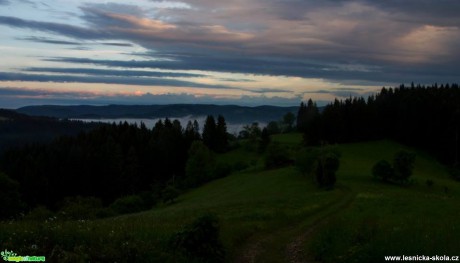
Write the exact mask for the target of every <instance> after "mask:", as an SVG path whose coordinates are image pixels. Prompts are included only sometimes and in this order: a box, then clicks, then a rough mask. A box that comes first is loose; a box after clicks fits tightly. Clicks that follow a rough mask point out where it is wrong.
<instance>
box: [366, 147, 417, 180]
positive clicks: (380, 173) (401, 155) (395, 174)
mask: <svg viewBox="0 0 460 263" xmlns="http://www.w3.org/2000/svg"><path fill="white" fill-rule="evenodd" d="M414 162H415V154H414V153H410V152H406V151H404V150H401V151H399V152H397V153H396V154H395V156H394V158H393V166H391V165H390V163H389V162H388V161H386V160H381V161H379V162H377V163H376V164H375V165H374V166H373V167H372V175H373V176H374V177H375V178H378V179H380V180H382V181H384V182H395V183H407V182H408V179H409V177H410V176H411V175H412V170H413V169H414Z"/></svg>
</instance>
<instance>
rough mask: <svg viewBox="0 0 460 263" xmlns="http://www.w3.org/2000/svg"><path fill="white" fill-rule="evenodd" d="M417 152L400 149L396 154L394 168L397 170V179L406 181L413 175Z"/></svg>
mask: <svg viewBox="0 0 460 263" xmlns="http://www.w3.org/2000/svg"><path fill="white" fill-rule="evenodd" d="M414 162H415V154H414V153H410V152H406V151H403V150H401V151H399V152H397V153H396V154H395V157H394V159H393V169H394V171H395V173H394V174H395V180H397V181H401V182H406V181H407V180H408V179H409V177H410V176H411V175H412V170H413V169H414Z"/></svg>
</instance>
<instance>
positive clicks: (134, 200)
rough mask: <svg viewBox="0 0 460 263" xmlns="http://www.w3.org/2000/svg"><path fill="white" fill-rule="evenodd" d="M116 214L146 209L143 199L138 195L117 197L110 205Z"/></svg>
mask: <svg viewBox="0 0 460 263" xmlns="http://www.w3.org/2000/svg"><path fill="white" fill-rule="evenodd" d="M110 208H111V209H113V211H114V212H116V213H118V214H128V213H136V212H140V211H142V210H145V209H146V206H145V203H144V200H142V198H141V197H140V196H138V195H128V196H124V197H121V198H118V199H117V200H115V202H113V203H112V204H111V205H110Z"/></svg>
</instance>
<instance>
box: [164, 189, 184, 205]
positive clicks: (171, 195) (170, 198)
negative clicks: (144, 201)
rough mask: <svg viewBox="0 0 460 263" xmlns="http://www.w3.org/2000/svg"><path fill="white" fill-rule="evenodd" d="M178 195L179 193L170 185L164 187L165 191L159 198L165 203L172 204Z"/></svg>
mask: <svg viewBox="0 0 460 263" xmlns="http://www.w3.org/2000/svg"><path fill="white" fill-rule="evenodd" d="M179 195H180V191H179V190H178V189H177V188H176V187H174V186H172V185H168V186H166V187H165V189H163V191H161V197H162V199H163V202H165V203H174V201H175V200H176V198H177V197H178V196H179Z"/></svg>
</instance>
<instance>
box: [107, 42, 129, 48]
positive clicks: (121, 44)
mask: <svg viewBox="0 0 460 263" xmlns="http://www.w3.org/2000/svg"><path fill="white" fill-rule="evenodd" d="M101 44H102V45H106V46H115V47H132V46H133V44H130V43H117V42H105V43H101Z"/></svg>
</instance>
